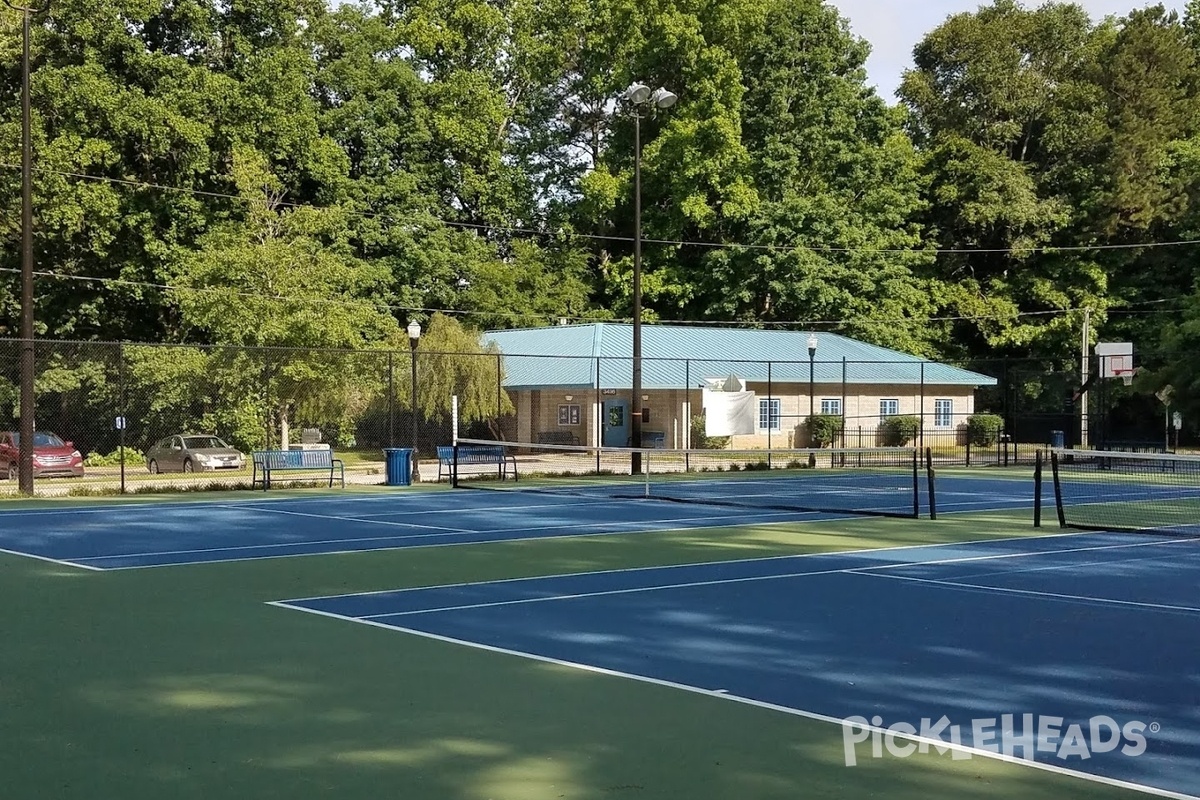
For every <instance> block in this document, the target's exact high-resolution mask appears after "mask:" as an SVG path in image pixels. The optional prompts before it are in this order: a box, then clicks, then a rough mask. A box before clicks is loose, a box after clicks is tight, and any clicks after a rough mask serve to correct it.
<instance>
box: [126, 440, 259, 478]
mask: <svg viewBox="0 0 1200 800" xmlns="http://www.w3.org/2000/svg"><path fill="white" fill-rule="evenodd" d="M245 464H246V457H245V456H244V455H242V453H241V452H240V451H239V450H237V448H234V447H230V446H229V445H228V444H226V443H225V441H223V440H222V439H221V438H220V437H217V436H209V435H207V434H194V433H180V434H176V435H175V436H168V437H167V438H165V439H161V440H159V441H157V442H155V443H154V445H153V446H152V447H151V448H150V449H149V450H147V451H146V468H147V469H149V470H150V472H152V473H155V474H157V473H159V472H196V471H197V470H217V469H241V468H242V467H243V466H245Z"/></svg>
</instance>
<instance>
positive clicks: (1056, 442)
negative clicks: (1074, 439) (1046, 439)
mask: <svg viewBox="0 0 1200 800" xmlns="http://www.w3.org/2000/svg"><path fill="white" fill-rule="evenodd" d="M1050 446H1051V447H1053V448H1054V449H1055V450H1062V449H1063V448H1064V447H1066V446H1067V435H1066V434H1065V433H1063V432H1062V431H1050Z"/></svg>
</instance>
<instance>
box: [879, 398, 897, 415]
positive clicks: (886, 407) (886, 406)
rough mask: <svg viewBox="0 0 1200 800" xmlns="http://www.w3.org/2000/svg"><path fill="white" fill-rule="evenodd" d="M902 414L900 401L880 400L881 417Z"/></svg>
mask: <svg viewBox="0 0 1200 800" xmlns="http://www.w3.org/2000/svg"><path fill="white" fill-rule="evenodd" d="M899 413H900V401H899V400H896V399H894V398H893V399H888V400H880V401H879V416H880V417H881V418H882V417H894V416H896V415H897V414H899Z"/></svg>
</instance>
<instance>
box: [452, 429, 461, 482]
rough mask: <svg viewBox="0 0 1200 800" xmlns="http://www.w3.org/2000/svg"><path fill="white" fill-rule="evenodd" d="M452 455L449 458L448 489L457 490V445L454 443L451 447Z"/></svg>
mask: <svg viewBox="0 0 1200 800" xmlns="http://www.w3.org/2000/svg"><path fill="white" fill-rule="evenodd" d="M451 447H452V448H453V455H452V456H451V457H450V488H451V489H457V488H458V448H459V447H460V445H459V443H458V442H457V441H456V442H454V444H453V445H451Z"/></svg>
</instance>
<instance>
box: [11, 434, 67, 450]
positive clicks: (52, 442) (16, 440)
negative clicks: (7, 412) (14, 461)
mask: <svg viewBox="0 0 1200 800" xmlns="http://www.w3.org/2000/svg"><path fill="white" fill-rule="evenodd" d="M12 441H13V444H14V445H16V446H17V447H20V446H21V434H19V433H14V434H13V435H12ZM33 446H34V447H65V446H66V445H64V444H63V440H62V439H60V438H58V437H57V436H55V435H54V434H53V433H42V432H41V431H39V432H37V433H35V434H34V435H33Z"/></svg>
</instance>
